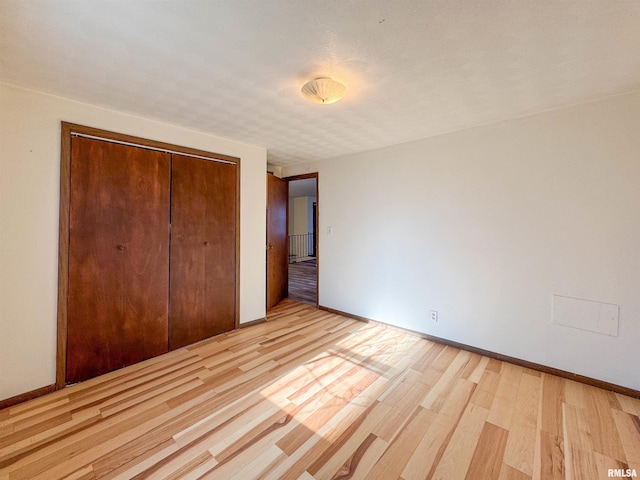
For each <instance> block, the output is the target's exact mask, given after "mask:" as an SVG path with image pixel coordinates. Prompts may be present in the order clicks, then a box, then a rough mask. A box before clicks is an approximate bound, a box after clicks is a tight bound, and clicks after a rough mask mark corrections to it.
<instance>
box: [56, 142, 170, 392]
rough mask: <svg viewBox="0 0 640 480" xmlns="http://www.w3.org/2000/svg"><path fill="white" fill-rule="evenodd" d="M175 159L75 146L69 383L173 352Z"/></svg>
mask: <svg viewBox="0 0 640 480" xmlns="http://www.w3.org/2000/svg"><path fill="white" fill-rule="evenodd" d="M169 175H170V155H169V154H166V153H162V152H156V151H151V150H147V149H143V148H136V147H130V146H124V145H120V144H115V143H110V142H107V141H101V140H94V139H88V138H82V137H72V140H71V190H70V216H69V283H68V286H69V293H68V298H67V308H68V320H67V359H66V362H67V365H66V379H65V380H66V382H67V383H75V382H78V381H81V380H86V379H88V378H92V377H95V376H97V375H100V374H103V373H106V372H109V371H111V370H115V369H118V368H121V367H123V366H126V365H130V364H132V363H136V362H139V361H141V360H144V359H146V358H151V357H154V356H156V355H160V354H162V353H166V351H167V331H168V327H167V321H168V298H167V290H168V286H169V285H168V282H169V241H168V240H169V186H170V183H169Z"/></svg>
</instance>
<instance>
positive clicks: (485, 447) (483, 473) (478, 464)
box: [465, 422, 509, 480]
mask: <svg viewBox="0 0 640 480" xmlns="http://www.w3.org/2000/svg"><path fill="white" fill-rule="evenodd" d="M508 435H509V432H508V431H507V430H505V429H504V428H500V427H498V426H496V425H493V424H492V423H489V422H485V424H484V427H483V428H482V433H481V434H480V438H479V439H478V445H477V447H476V450H475V452H474V454H473V458H472V459H471V464H470V465H469V470H467V475H466V476H465V479H467V480H475V479H478V478H482V479H483V480H491V479H498V478H499V477H500V470H501V468H502V458H503V456H504V450H505V448H506V445H507V436H508Z"/></svg>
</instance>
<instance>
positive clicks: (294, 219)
mask: <svg viewBox="0 0 640 480" xmlns="http://www.w3.org/2000/svg"><path fill="white" fill-rule="evenodd" d="M286 180H287V181H288V183H289V198H288V202H289V205H288V206H289V208H288V215H287V226H288V245H289V256H288V258H289V263H288V278H289V279H288V298H289V299H290V300H295V301H298V302H303V303H308V304H310V305H313V306H318V230H317V225H318V174H317V173H312V174H307V175H298V176H295V177H289V178H287V179H286Z"/></svg>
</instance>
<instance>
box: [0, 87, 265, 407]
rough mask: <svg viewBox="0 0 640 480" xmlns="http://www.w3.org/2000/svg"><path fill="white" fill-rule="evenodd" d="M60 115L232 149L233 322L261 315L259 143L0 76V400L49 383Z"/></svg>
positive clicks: (179, 142) (262, 167)
mask: <svg viewBox="0 0 640 480" xmlns="http://www.w3.org/2000/svg"><path fill="white" fill-rule="evenodd" d="M62 120H64V121H68V122H73V123H79V124H83V125H87V126H91V127H96V128H102V129H105V130H111V131H115V132H119V133H125V134H129V135H135V136H139V137H143V138H148V139H153V140H159V141H163V142H168V143H173V144H176V145H182V146H187V147H193V148H199V149H202V150H207V151H211V152H215V153H221V154H225V155H232V156H236V157H240V158H241V162H240V173H241V185H240V192H241V193H240V321H241V322H248V321H251V320H255V319H258V318H262V317H264V316H265V274H264V271H265V270H264V268H265V267H264V265H265V250H264V235H265V229H266V223H265V222H266V220H265V215H264V212H265V198H266V183H265V171H266V150H265V149H264V148H259V147H254V146H251V145H245V144H242V143H238V142H233V141H230V140H226V139H222V138H219V137H214V136H212V135H208V134H206V133H202V132H196V131H193V130H187V129H184V128H180V127H177V126H174V125H169V124H165V123H160V122H157V121H153V120H149V119H144V118H140V117H135V116H132V115H127V114H124V113H120V112H116V111H113V110H107V109H104V108H100V107H96V106H92V105H87V104H82V103H78V102H73V101H70V100H66V99H63V98H59V97H54V96H51V95H45V94H42V93H37V92H34V91H29V90H24V89H20V88H15V87H12V86H8V85H1V84H0V399H4V398H8V397H12V396H14V395H18V394H20V393H24V392H27V391H30V390H34V389H37V388H40V387H43V386H46V385H50V384H52V383H54V382H55V352H56V309H57V297H56V296H57V271H58V205H59V188H60V183H59V182H60V122H61V121H62Z"/></svg>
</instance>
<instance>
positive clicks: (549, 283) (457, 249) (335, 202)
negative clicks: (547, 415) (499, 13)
mask: <svg viewBox="0 0 640 480" xmlns="http://www.w3.org/2000/svg"><path fill="white" fill-rule="evenodd" d="M310 171H311V172H313V171H317V172H319V178H318V182H319V183H318V184H319V188H320V198H321V208H320V225H319V232H320V261H321V268H320V289H319V290H320V304H321V305H324V306H328V307H332V308H335V309H338V310H342V311H346V312H350V313H353V314H357V315H362V316H365V317H369V318H373V319H378V320H381V321H384V322H388V323H391V324H394V325H399V326H403V327H406V328H410V329H413V330H417V331H421V332H426V333H429V334H432V335H435V336H439V337H443V338H447V339H450V340H454V341H457V342H461V343H464V344H468V345H472V346H476V347H480V348H483V349H487V350H490V351H494V352H498V353H502V354H506V355H510V356H514V357H518V358H521V359H524V360H529V361H533V362H537V363H540V364H543V365H547V366H552V367H556V368H560V369H563V370H567V371H570V372H575V373H579V374H582V375H587V376H590V377H593V378H597V379H601V380H605V381H608V382H612V383H615V384H619V385H623V386H626V387H630V388H634V389H640V373H639V370H638V366H639V365H640V348H639V345H640V94H637V93H636V94H630V95H625V96H619V97H614V98H609V99H605V100H601V101H598V102H593V103H590V104H584V105H579V106H574V107H571V108H566V109H562V110H557V111H552V112H547V113H543V114H539V115H534V116H529V117H525V118H520V119H514V120H511V121H507V122H503V123H500V124H495V125H489V126H483V127H479V128H474V129H469V130H465V131H461V132H456V133H452V134H448V135H443V136H439V137H433V138H429V139H424V140H421V141H417V142H412V143H407V144H403V145H397V146H393V147H388V148H384V149H380V150H375V151H369V152H365V153H360V154H355V155H349V156H345V157H342V158H336V159H332V160H328V161H323V162H319V163H315V164H307V165H300V166H295V167H293V168H287V169H285V171H284V172H283V174H284V175H285V176H288V175H295V174H300V173H307V172H310ZM329 225H330V226H332V227H333V236H328V235H327V233H326V227H327V226H329ZM552 294H560V295H567V296H572V297H578V298H583V299H591V300H597V301H602V302H609V303H614V304H618V305H620V328H619V336H618V337H611V336H607V335H602V334H597V333H592V332H587V331H582V330H577V329H573V328H568V327H562V326H558V325H554V324H552V323H551V296H552ZM430 309H434V310H437V311H438V312H439V322H438V323H437V324H433V323H431V322H430V321H429V319H428V316H429V310H430Z"/></svg>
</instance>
